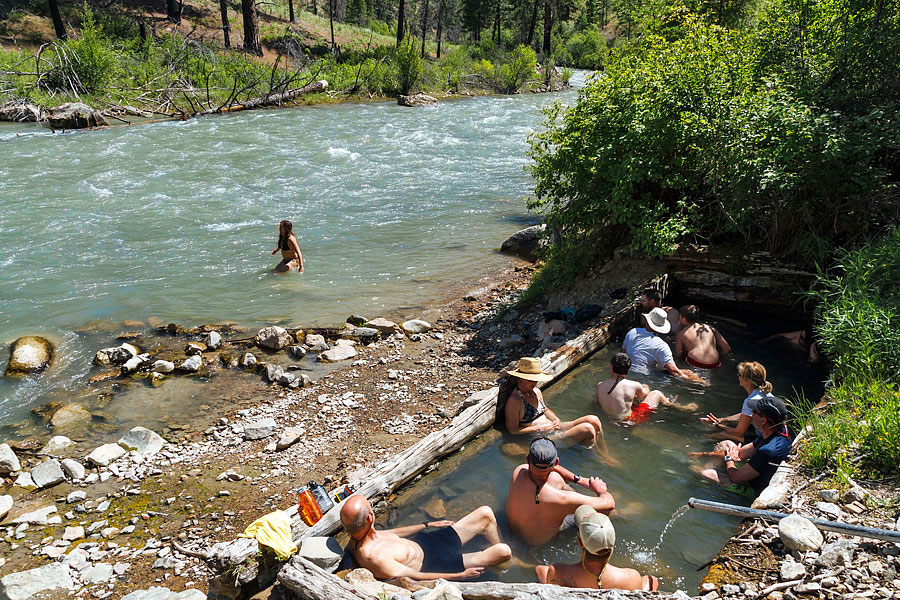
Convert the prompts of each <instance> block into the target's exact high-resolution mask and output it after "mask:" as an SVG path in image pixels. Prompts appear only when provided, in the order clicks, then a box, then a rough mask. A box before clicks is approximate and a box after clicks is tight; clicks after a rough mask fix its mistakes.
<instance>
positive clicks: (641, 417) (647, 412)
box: [628, 402, 655, 425]
mask: <svg viewBox="0 0 900 600" xmlns="http://www.w3.org/2000/svg"><path fill="white" fill-rule="evenodd" d="M654 412H655V409H654V408H652V407H651V406H650V405H649V404H647V403H646V402H641V403H640V404H638V405H637V407H636V408H633V409H632V410H631V416H630V417H629V418H628V420H629V421H631V422H632V423H634V424H635V425H638V424H639V423H646V422H647V421H648V420H650V416H651V415H653V413H654Z"/></svg>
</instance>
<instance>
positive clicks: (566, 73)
mask: <svg viewBox="0 0 900 600" xmlns="http://www.w3.org/2000/svg"><path fill="white" fill-rule="evenodd" d="M574 74H575V72H574V71H572V69H570V68H569V67H566V68H564V69H563V70H562V71H561V72H560V74H559V78H560V79H561V80H562V82H563V83H564V84H566V85H569V81H570V80H571V79H572V75H574Z"/></svg>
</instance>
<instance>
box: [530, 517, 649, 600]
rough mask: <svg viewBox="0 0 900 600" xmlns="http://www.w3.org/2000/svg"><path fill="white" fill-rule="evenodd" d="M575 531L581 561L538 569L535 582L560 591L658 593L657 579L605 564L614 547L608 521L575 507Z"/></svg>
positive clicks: (613, 533)
mask: <svg viewBox="0 0 900 600" xmlns="http://www.w3.org/2000/svg"><path fill="white" fill-rule="evenodd" d="M575 527H577V531H578V546H579V547H580V548H581V561H580V562H577V563H575V564H571V565H567V564H564V563H554V564H552V565H550V566H549V567H548V566H545V565H538V566H537V567H535V568H534V570H535V572H536V573H537V576H538V581H540V582H541V583H549V584H553V585H561V586H563V587H571V588H588V589H601V590H608V589H614V590H628V591H634V590H643V591H645V592H654V591H656V590H658V589H659V579H658V578H657V577H655V576H653V575H641V574H640V573H639V572H637V571H635V570H634V569H622V568H620V567H614V566H613V565H611V564H609V559H610V557H612V552H613V548H614V547H615V545H616V530H615V528H614V527H613V524H612V521H610V520H609V517H607V516H606V515H604V514H603V513H599V512H597V511H596V510H594V509H593V508H592V507H590V506H588V505H583V506H579V507H578V509H576V510H575Z"/></svg>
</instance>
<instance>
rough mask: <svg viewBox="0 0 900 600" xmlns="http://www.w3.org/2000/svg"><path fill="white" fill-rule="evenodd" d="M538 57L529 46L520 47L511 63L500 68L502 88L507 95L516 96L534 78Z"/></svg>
mask: <svg viewBox="0 0 900 600" xmlns="http://www.w3.org/2000/svg"><path fill="white" fill-rule="evenodd" d="M536 66H537V56H536V55H535V53H534V50H532V49H531V48H530V47H528V46H524V45H521V44H520V45H519V46H518V47H517V48H516V49H515V50H513V52H512V55H511V56H510V59H509V62H508V63H507V64H505V65H503V66H502V67H501V68H500V86H501V88H502V89H503V91H504V92H505V93H507V94H514V93H516V92H517V91H519V89H520V88H521V87H522V86H523V85H525V84H526V83H528V81H529V80H531V79H532V78H534V69H535V67H536Z"/></svg>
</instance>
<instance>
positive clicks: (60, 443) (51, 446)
mask: <svg viewBox="0 0 900 600" xmlns="http://www.w3.org/2000/svg"><path fill="white" fill-rule="evenodd" d="M74 445H75V442H73V441H72V440H70V439H69V438H67V437H66V436H64V435H54V436H53V437H52V438H50V441H49V442H47V445H46V446H44V447H43V448H41V451H40V452H39V453H38V454H44V455H46V456H60V455H62V454H63V453H64V452H65V451H66V450H68V449H69V448H71V447H72V446H74Z"/></svg>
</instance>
